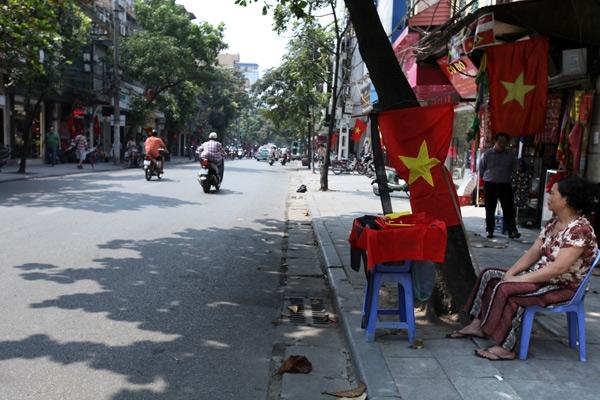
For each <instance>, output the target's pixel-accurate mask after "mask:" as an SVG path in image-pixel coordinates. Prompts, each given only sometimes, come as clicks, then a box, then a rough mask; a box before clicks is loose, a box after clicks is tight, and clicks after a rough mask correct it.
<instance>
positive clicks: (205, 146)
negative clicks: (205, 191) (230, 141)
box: [197, 132, 225, 182]
mask: <svg viewBox="0 0 600 400" xmlns="http://www.w3.org/2000/svg"><path fill="white" fill-rule="evenodd" d="M217 139H218V135H217V132H211V133H209V134H208V140H207V141H206V142H204V143H202V144H201V145H200V146H199V147H198V150H197V152H198V153H200V157H201V158H206V159H208V161H210V162H213V163H215V164H216V165H217V167H218V172H219V182H222V181H223V173H224V172H225V163H224V161H223V155H224V153H225V151H224V150H223V145H222V144H221V143H220V142H219V141H217Z"/></svg>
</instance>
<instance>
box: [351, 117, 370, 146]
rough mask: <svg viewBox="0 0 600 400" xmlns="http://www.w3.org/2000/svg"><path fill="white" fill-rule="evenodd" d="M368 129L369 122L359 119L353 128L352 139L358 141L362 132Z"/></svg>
mask: <svg viewBox="0 0 600 400" xmlns="http://www.w3.org/2000/svg"><path fill="white" fill-rule="evenodd" d="M366 130H367V124H365V121H363V120H362V119H357V120H356V122H355V123H354V129H352V140H353V141H355V142H358V141H359V140H360V138H361V137H362V134H363V133H364V132H365V131H366Z"/></svg>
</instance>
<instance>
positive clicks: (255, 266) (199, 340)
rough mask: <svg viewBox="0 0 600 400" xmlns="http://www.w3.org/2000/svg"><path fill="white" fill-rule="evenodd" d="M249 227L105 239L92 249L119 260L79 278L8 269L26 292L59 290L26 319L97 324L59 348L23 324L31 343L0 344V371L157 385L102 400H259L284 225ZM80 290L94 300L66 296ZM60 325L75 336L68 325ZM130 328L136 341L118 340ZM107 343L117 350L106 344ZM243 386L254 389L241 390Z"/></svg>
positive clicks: (50, 269)
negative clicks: (77, 315)
mask: <svg viewBox="0 0 600 400" xmlns="http://www.w3.org/2000/svg"><path fill="white" fill-rule="evenodd" d="M253 224H254V225H253V226H256V225H258V227H255V228H251V227H236V228H233V229H220V228H210V229H206V230H198V229H186V230H184V231H181V232H177V233H175V234H173V235H171V236H169V237H163V238H158V239H155V240H113V241H110V242H107V243H105V244H102V245H100V246H99V248H100V249H99V250H100V251H102V253H106V251H112V250H114V251H115V252H116V253H119V255H120V254H127V255H128V256H126V257H122V258H119V257H117V256H115V257H103V258H97V259H95V260H93V262H95V263H96V265H94V266H89V267H86V266H82V267H78V268H62V267H60V266H57V265H49V264H41V263H26V264H22V265H18V266H15V268H17V269H20V270H22V273H21V277H22V278H23V279H24V280H26V281H29V282H30V283H31V282H36V281H44V282H53V283H56V284H58V285H63V286H66V287H65V288H64V289H63V288H61V286H54V287H53V290H54V292H56V296H55V297H54V298H47V299H45V300H42V301H37V302H34V303H32V304H29V308H30V309H33V310H36V309H44V310H48V312H53V311H52V310H53V309H59V310H63V311H75V310H76V311H79V312H82V311H83V312H85V313H89V314H93V315H95V317H93V321H94V326H93V327H81V331H80V332H79V333H78V335H77V336H76V338H72V339H71V338H70V336H68V337H67V338H66V339H65V338H64V335H65V334H66V333H65V332H62V331H61V332H59V331H54V334H53V333H52V332H53V331H52V330H51V329H52V327H43V326H37V325H36V324H32V325H31V328H29V329H28V331H29V332H30V335H29V336H27V337H24V338H23V339H20V340H6V341H2V342H0V360H2V361H6V360H19V359H26V360H34V359H41V358H48V359H49V360H51V361H52V362H54V363H58V364H61V365H68V364H72V363H76V362H83V363H85V367H84V370H83V371H82V372H81V373H82V374H83V376H85V377H87V378H89V376H90V375H92V376H93V375H94V373H93V372H91V371H87V370H85V368H90V369H94V370H104V371H110V372H113V373H116V374H118V375H121V376H123V377H125V378H126V381H127V382H128V383H129V384H130V385H129V386H131V385H146V386H153V385H156V384H157V382H159V381H160V382H163V384H162V389H160V390H159V389H154V388H148V387H140V388H131V387H120V388H119V387H116V388H113V389H112V390H113V391H114V392H113V393H115V394H113V395H112V397H110V398H112V399H199V398H206V399H232V398H264V397H265V396H266V392H265V390H266V388H267V382H268V378H269V377H268V371H269V370H268V368H269V360H270V356H271V348H272V345H273V336H272V335H273V333H274V326H273V324H272V321H273V320H274V319H276V318H277V317H278V315H279V314H278V311H279V308H278V307H279V304H280V296H281V294H280V293H279V290H278V285H279V283H278V282H279V262H280V259H281V253H280V250H281V237H282V230H283V223H282V222H281V221H278V220H274V219H262V220H256V221H253ZM86 281H92V282H94V283H95V284H96V285H97V287H99V290H96V291H95V292H93V293H90V292H89V290H88V291H83V292H82V291H81V290H76V289H75V286H73V285H77V284H80V283H81V284H83V283H85V282H86ZM88 283H89V282H88ZM74 290H76V291H77V293H73V291H74ZM57 315H58V316H60V318H67V317H65V315H64V314H62V313H58V314H57ZM21 318H27V316H26V315H25V316H21ZM90 318H92V317H91V316H90ZM107 320H110V321H113V322H111V323H109V324H108V323H107ZM56 323H57V324H58V325H61V321H56ZM62 323H64V324H66V325H69V326H71V327H73V326H75V327H76V326H77V322H75V321H72V320H70V319H69V320H65V321H62ZM131 323H134V327H135V328H131ZM115 324H116V325H115ZM120 324H125V325H120ZM121 326H123V327H126V328H127V329H125V328H123V329H119V328H120V327H121ZM73 329H75V328H73ZM103 329H107V331H106V339H105V340H102V339H95V340H77V339H81V338H82V337H83V338H85V337H86V335H90V336H88V337H93V338H98V337H103V336H98V335H102V333H103ZM131 329H134V330H137V332H139V334H137V335H136V334H134V335H131V334H126V333H124V332H129V331H130V330H131ZM75 330H77V329H75ZM66 331H67V332H70V331H68V330H66ZM142 332H144V333H142ZM54 335H56V338H55V337H54ZM61 335H63V336H61ZM119 335H122V337H119ZM165 335H167V336H165ZM140 337H141V338H142V339H140ZM148 337H150V339H148ZM58 338H61V339H60V340H59V339H58ZM169 338H171V339H170V340H169ZM114 340H117V341H118V342H119V345H114V344H112V345H111V343H114ZM123 342H125V343H127V342H131V343H130V344H125V345H122V344H120V343H123ZM36 373H42V371H36ZM43 373H52V372H51V371H43ZM23 379H24V380H25V378H23ZM248 382H253V383H254V384H253V385H252V386H250V387H248V385H247V383H248ZM22 384H23V385H24V386H25V387H27V388H28V387H29V386H30V384H28V383H26V382H23V383H22ZM34 386H35V385H34ZM63 390H64V388H63ZM105 396H110V394H108V395H107V394H105Z"/></svg>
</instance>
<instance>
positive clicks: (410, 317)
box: [363, 261, 416, 344]
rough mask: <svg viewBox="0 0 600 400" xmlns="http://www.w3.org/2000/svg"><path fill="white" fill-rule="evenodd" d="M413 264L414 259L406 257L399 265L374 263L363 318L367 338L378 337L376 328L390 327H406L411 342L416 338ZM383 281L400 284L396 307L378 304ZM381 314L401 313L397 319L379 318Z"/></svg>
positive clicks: (370, 340)
mask: <svg viewBox="0 0 600 400" xmlns="http://www.w3.org/2000/svg"><path fill="white" fill-rule="evenodd" d="M411 267H412V262H411V261H405V262H404V264H398V265H383V264H377V265H376V266H375V268H374V270H373V272H372V275H371V279H370V282H369V284H368V285H367V289H366V292H365V300H364V304H363V321H366V340H367V342H372V341H374V340H375V330H376V329H377V328H388V329H407V330H408V341H409V342H410V343H411V344H412V342H413V340H414V338H415V331H416V324H415V310H414V304H413V288H412V274H411ZM384 282H395V283H397V284H398V308H397V309H380V308H379V289H381V285H382V284H383V283H384ZM378 315H398V321H378V320H377V316H378ZM363 327H365V326H363Z"/></svg>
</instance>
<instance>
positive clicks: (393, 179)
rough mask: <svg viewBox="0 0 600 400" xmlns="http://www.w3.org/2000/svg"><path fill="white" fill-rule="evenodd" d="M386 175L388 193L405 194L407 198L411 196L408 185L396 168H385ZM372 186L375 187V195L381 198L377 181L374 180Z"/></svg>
mask: <svg viewBox="0 0 600 400" xmlns="http://www.w3.org/2000/svg"><path fill="white" fill-rule="evenodd" d="M385 175H386V178H387V187H388V191H389V192H390V193H391V192H404V193H405V194H406V197H409V196H410V193H409V187H408V183H406V181H404V180H403V179H401V178H400V176H398V173H397V172H396V170H395V169H394V168H390V167H385ZM371 186H372V187H373V193H374V194H375V195H376V196H379V184H378V183H377V179H373V181H372V182H371Z"/></svg>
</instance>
